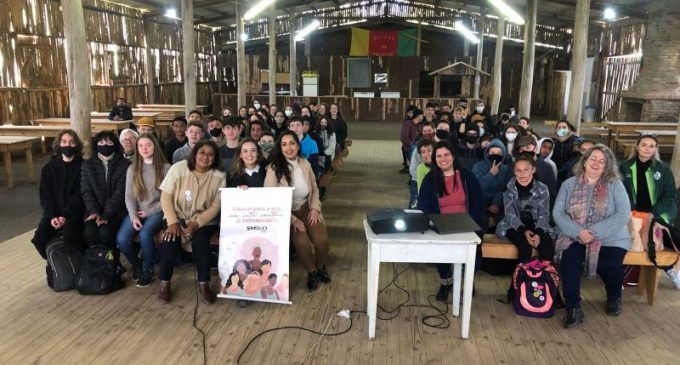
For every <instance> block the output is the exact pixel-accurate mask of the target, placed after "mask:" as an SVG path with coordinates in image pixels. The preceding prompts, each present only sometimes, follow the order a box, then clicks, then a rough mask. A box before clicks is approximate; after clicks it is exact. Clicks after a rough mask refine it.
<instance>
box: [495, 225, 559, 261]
mask: <svg viewBox="0 0 680 365" xmlns="http://www.w3.org/2000/svg"><path fill="white" fill-rule="evenodd" d="M540 236H541V243H540V244H539V245H538V247H536V251H538V257H539V258H541V260H550V261H552V260H553V257H554V256H555V242H554V241H553V239H552V237H550V235H549V234H547V233H543V234H541V235H540ZM505 237H507V238H508V239H509V240H510V241H512V243H514V244H515V246H517V251H519V254H518V257H517V258H518V259H519V262H526V261H529V260H531V256H532V249H533V247H532V246H531V245H530V244H529V242H527V238H526V237H524V234H522V233H519V232H518V231H516V230H514V229H509V230H508V231H507V232H506V233H505Z"/></svg>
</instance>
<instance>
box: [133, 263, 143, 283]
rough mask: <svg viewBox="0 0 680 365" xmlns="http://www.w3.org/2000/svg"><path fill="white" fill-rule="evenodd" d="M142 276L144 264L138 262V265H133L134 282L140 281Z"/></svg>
mask: <svg viewBox="0 0 680 365" xmlns="http://www.w3.org/2000/svg"><path fill="white" fill-rule="evenodd" d="M141 276H142V263H141V262H138V263H136V264H132V280H133V281H138V280H139V278H140V277H141Z"/></svg>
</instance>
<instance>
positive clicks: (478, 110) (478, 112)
mask: <svg viewBox="0 0 680 365" xmlns="http://www.w3.org/2000/svg"><path fill="white" fill-rule="evenodd" d="M485 107H486V106H485V105H484V102H483V101H481V100H478V101H477V102H476V103H475V107H474V109H473V110H472V112H471V113H470V114H468V116H467V119H466V122H467V123H468V124H470V123H472V122H476V121H479V120H481V121H483V122H484V124H485V126H486V128H487V129H486V131H487V133H489V128H490V127H491V126H493V120H492V119H491V116H490V115H489V112H487V111H486V109H485ZM475 116H477V118H475V119H477V120H475V119H473V117H475ZM480 117H481V118H480Z"/></svg>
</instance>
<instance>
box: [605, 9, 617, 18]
mask: <svg viewBox="0 0 680 365" xmlns="http://www.w3.org/2000/svg"><path fill="white" fill-rule="evenodd" d="M602 17H603V18H605V19H607V20H614V19H616V11H614V9H612V8H606V9H604V13H602Z"/></svg>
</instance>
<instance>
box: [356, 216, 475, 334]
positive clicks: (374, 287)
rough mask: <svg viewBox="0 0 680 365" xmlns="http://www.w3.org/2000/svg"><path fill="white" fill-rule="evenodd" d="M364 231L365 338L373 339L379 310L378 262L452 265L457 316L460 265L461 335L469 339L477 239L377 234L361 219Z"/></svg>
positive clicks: (432, 234)
mask: <svg viewBox="0 0 680 365" xmlns="http://www.w3.org/2000/svg"><path fill="white" fill-rule="evenodd" d="M364 232H365V233H366V240H367V241H368V273H367V281H368V284H367V297H368V303H367V309H366V311H367V312H368V338H369V339H372V338H375V324H376V319H377V317H376V312H377V307H378V280H379V277H380V263H381V262H422V263H452V264H454V266H453V303H451V313H452V314H453V316H454V317H458V315H459V313H460V283H461V273H462V268H463V264H465V265H466V266H467V267H468V269H467V270H465V284H464V291H463V316H462V317H463V318H462V324H461V336H462V337H463V338H468V334H469V332H470V310H471V309H472V285H473V284H474V274H475V270H474V267H475V256H476V253H477V247H476V246H477V245H478V244H480V243H481V240H480V238H479V237H478V236H477V235H476V234H475V233H474V232H469V233H456V234H446V235H440V234H437V233H436V232H433V231H426V232H425V233H419V232H415V233H390V234H380V235H376V234H375V233H373V231H372V230H371V227H370V226H369V225H368V222H367V221H366V220H364Z"/></svg>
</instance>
